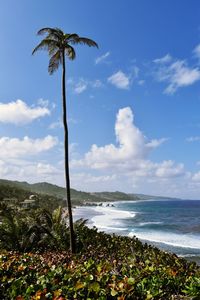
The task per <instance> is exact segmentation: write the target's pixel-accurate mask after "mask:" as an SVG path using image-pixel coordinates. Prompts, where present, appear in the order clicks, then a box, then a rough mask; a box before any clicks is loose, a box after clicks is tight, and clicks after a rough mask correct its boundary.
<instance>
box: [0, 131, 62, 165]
mask: <svg viewBox="0 0 200 300" xmlns="http://www.w3.org/2000/svg"><path fill="white" fill-rule="evenodd" d="M57 144H58V140H57V138H56V137H53V136H51V135H48V136H46V137H45V138H43V139H31V138H29V137H27V136H25V137H24V138H23V139H18V138H9V137H2V138H0V156H1V158H4V159H5V158H19V157H24V156H31V155H36V154H39V153H41V152H44V151H48V150H50V149H51V148H53V147H54V146H55V145H57Z"/></svg>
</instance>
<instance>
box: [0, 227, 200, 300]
mask: <svg viewBox="0 0 200 300" xmlns="http://www.w3.org/2000/svg"><path fill="white" fill-rule="evenodd" d="M76 240H77V249H78V253H77V254H74V255H72V254H71V252H68V251H62V250H61V249H63V248H62V247H61V248H60V249H59V244H58V248H57V250H55V249H54V251H50V250H48V251H41V252H40V253H39V252H33V251H32V252H31V253H30V252H29V253H19V252H12V251H10V252H8V251H5V250H1V255H0V299H5V300H7V299H18V300H22V299H24V300H25V299H26V300H28V299H31V300H36V299H43V300H44V299H54V300H64V299H77V300H79V299H87V300H92V299H99V300H104V299H117V300H125V299H138V300H143V299H165V300H167V299H200V268H199V267H198V266H197V265H196V264H195V263H189V262H187V261H186V260H184V259H180V258H178V257H177V256H176V255H173V254H168V253H165V252H163V251H160V250H159V249H157V248H155V247H152V246H150V245H147V244H142V243H141V242H140V241H139V240H138V239H137V238H128V237H121V236H115V235H108V234H105V233H102V232H97V230H96V229H95V228H93V229H89V228H88V227H86V226H85V222H78V223H77V224H76Z"/></svg>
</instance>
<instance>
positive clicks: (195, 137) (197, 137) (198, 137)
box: [186, 136, 200, 142]
mask: <svg viewBox="0 0 200 300" xmlns="http://www.w3.org/2000/svg"><path fill="white" fill-rule="evenodd" d="M186 141H187V142H198V141H200V136H191V137H188V138H186Z"/></svg>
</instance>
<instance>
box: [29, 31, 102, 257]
mask: <svg viewBox="0 0 200 300" xmlns="http://www.w3.org/2000/svg"><path fill="white" fill-rule="evenodd" d="M38 35H46V36H45V38H44V39H43V40H42V41H41V42H40V43H39V44H38V45H37V46H36V47H35V48H34V50H33V52H32V54H34V53H35V52H37V51H38V50H47V51H48V54H49V57H50V60H49V66H48V72H49V74H50V75H51V74H53V73H54V72H55V71H56V70H57V69H58V67H59V66H60V65H61V66H62V105H63V126H64V150H65V179H66V192H67V206H68V214H69V228H70V249H71V251H72V253H75V251H76V249H75V235H74V229H73V217H72V208H71V196H70V177H69V146H68V126H67V107H66V88H65V76H66V75H65V72H66V65H65V57H67V58H69V59H70V60H74V59H75V57H76V53H75V50H74V48H73V45H77V44H83V45H87V46H89V47H97V48H98V45H97V43H96V42H94V41H93V40H91V39H88V38H85V37H80V36H79V35H78V34H76V33H72V34H71V33H64V32H63V31H62V30H61V29H59V28H42V29H40V30H39V31H38Z"/></svg>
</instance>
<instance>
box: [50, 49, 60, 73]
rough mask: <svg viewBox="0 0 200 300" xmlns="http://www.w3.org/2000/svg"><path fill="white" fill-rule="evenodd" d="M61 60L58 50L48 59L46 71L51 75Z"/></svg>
mask: <svg viewBox="0 0 200 300" xmlns="http://www.w3.org/2000/svg"><path fill="white" fill-rule="evenodd" d="M61 62H62V56H61V51H60V50H58V51H57V52H56V53H55V54H54V55H53V56H52V57H51V58H50V60H49V66H48V72H49V74H50V75H52V74H53V73H54V72H55V71H56V70H57V69H58V67H59V65H60V64H61Z"/></svg>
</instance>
